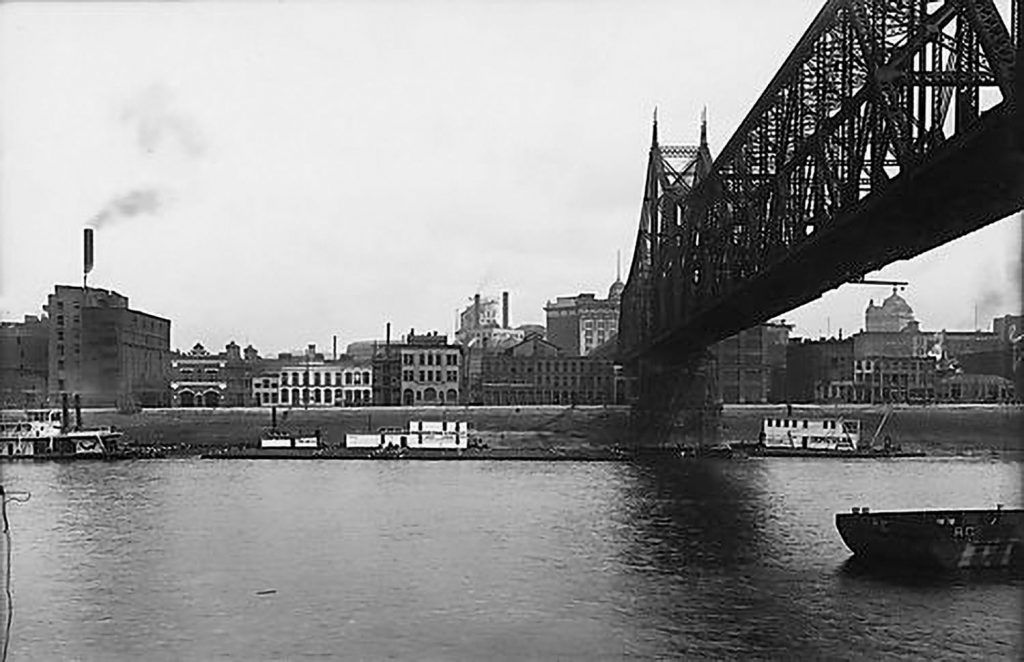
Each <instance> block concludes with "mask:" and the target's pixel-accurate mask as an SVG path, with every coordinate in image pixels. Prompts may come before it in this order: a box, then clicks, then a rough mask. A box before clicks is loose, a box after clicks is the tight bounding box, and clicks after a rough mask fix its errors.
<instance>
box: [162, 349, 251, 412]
mask: <svg viewBox="0 0 1024 662" xmlns="http://www.w3.org/2000/svg"><path fill="white" fill-rule="evenodd" d="M262 368H263V363H262V361H261V360H260V358H259V353H258V352H256V350H255V349H254V348H253V347H252V346H251V345H250V346H249V347H247V348H246V349H245V355H244V356H243V355H242V351H241V349H240V348H239V346H238V345H237V344H235V342H234V341H232V342H229V343H228V344H227V345H226V346H225V348H224V351H223V352H220V353H218V354H211V353H210V352H209V350H207V349H206V348H205V347H203V345H202V343H198V342H197V343H196V344H195V345H194V346H193V347H192V349H191V350H189V351H188V352H179V353H176V354H175V355H174V356H173V358H172V359H171V384H170V387H171V406H173V407H249V406H252V405H256V404H260V402H261V400H260V398H259V397H257V396H256V395H255V392H254V390H253V383H254V381H256V380H254V376H255V375H256V374H258V373H260V371H261V369H262Z"/></svg>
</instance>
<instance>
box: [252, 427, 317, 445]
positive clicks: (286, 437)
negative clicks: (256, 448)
mask: <svg viewBox="0 0 1024 662" xmlns="http://www.w3.org/2000/svg"><path fill="white" fill-rule="evenodd" d="M319 447H320V434H319V433H316V434H296V433H291V432H283V431H281V430H271V431H269V432H267V433H265V434H264V435H263V437H262V438H261V439H260V448H319Z"/></svg>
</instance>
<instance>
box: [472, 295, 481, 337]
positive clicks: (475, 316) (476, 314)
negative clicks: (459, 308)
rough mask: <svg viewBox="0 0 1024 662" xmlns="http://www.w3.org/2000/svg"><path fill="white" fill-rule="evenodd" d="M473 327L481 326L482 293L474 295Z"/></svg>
mask: <svg viewBox="0 0 1024 662" xmlns="http://www.w3.org/2000/svg"><path fill="white" fill-rule="evenodd" d="M473 328H474V329H479V328H480V295H479V294H474V295H473Z"/></svg>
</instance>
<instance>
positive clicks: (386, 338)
mask: <svg viewBox="0 0 1024 662" xmlns="http://www.w3.org/2000/svg"><path fill="white" fill-rule="evenodd" d="M384 346H385V347H390V346H391V322H388V326H387V330H386V331H385V332H384Z"/></svg>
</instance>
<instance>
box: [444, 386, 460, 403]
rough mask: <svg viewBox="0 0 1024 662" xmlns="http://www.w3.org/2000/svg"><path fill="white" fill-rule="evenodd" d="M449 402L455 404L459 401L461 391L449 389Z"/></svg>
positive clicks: (447, 398)
mask: <svg viewBox="0 0 1024 662" xmlns="http://www.w3.org/2000/svg"><path fill="white" fill-rule="evenodd" d="M445 399H446V400H447V401H448V403H449V404H455V403H456V402H458V401H459V392H458V391H456V390H455V389H453V388H450V389H448V396H447V397H446V398H445Z"/></svg>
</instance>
